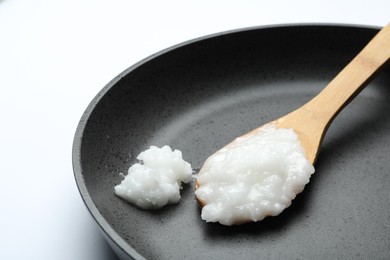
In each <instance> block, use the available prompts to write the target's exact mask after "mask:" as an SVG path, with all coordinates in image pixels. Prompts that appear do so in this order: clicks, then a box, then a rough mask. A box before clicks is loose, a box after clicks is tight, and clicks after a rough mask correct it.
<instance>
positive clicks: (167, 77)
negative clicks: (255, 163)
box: [73, 25, 390, 259]
mask: <svg viewBox="0 0 390 260" xmlns="http://www.w3.org/2000/svg"><path fill="white" fill-rule="evenodd" d="M377 31H378V29H377V28H366V27H355V26H337V25H294V26H275V27H265V28H264V27H261V28H249V29H243V30H236V31H232V32H227V33H221V34H217V35H213V36H209V37H204V38H202V39H197V40H194V41H190V42H187V43H184V44H180V45H178V46H175V47H173V48H170V49H168V50H165V51H162V52H160V53H158V54H156V55H153V56H151V57H149V58H147V59H145V60H144V61H141V62H139V63H138V64H136V65H134V66H132V67H130V68H129V69H127V70H126V71H124V72H123V73H121V74H120V75H119V76H117V77H116V78H115V79H113V80H112V81H111V82H110V83H109V84H108V85H107V86H106V87H105V88H104V89H103V90H102V91H101V92H100V93H99V94H98V95H97V96H96V98H95V99H94V100H93V101H92V102H91V104H90V105H89V107H88V108H87V110H86V112H85V113H84V115H83V116H82V119H81V121H80V124H79V127H78V129H77V132H76V135H75V140H74V148H73V164H74V171H75V177H76V181H77V185H78V187H79V189H80V193H81V196H82V197H83V199H84V201H85V203H86V206H87V207H88V209H89V210H90V212H91V214H92V215H93V217H94V218H95V220H96V222H97V223H98V225H99V226H100V228H101V229H102V231H103V234H104V235H105V236H106V238H107V240H108V241H109V243H110V244H111V245H112V246H113V248H114V249H115V251H116V252H117V253H118V255H119V256H120V257H121V258H123V259H126V258H131V257H133V258H142V257H145V258H148V259H186V258H187V259H357V258H360V259H388V258H389V257H390V207H389V206H390V188H389V187H390V138H389V137H390V112H389V111H390V70H389V67H386V68H385V69H384V70H383V71H382V72H381V73H380V75H378V77H377V78H376V79H375V80H374V81H373V82H372V83H371V84H370V85H369V86H367V87H366V89H365V90H364V91H363V92H362V93H361V94H360V95H359V96H358V97H357V98H356V99H355V100H353V101H352V103H351V104H350V105H349V106H348V107H347V108H345V109H344V110H343V111H342V112H341V114H340V115H339V116H338V117H337V118H336V120H335V121H334V122H333V124H332V125H331V127H330V129H329V131H328V134H327V135H326V137H325V140H324V143H323V146H322V148H321V151H320V155H319V158H318V162H317V164H316V165H315V167H316V173H315V174H314V175H313V176H312V178H311V181H310V183H309V184H308V185H307V186H306V188H305V190H304V192H303V193H301V194H300V195H298V197H297V198H296V199H295V200H294V201H293V205H292V206H291V207H290V208H288V209H287V210H285V212H283V213H282V214H281V215H280V216H278V217H272V218H267V219H265V220H264V221H261V222H259V223H252V224H247V225H243V226H233V227H226V226H222V225H219V224H208V223H205V222H204V221H203V220H201V218H200V209H199V207H198V204H197V202H196V200H195V197H194V192H193V191H194V184H191V185H187V186H185V187H184V189H183V190H182V200H181V201H180V203H179V204H177V205H171V206H167V207H165V208H163V209H161V210H157V211H144V210H139V209H137V208H135V207H133V206H132V205H130V204H128V203H126V202H125V201H123V200H122V199H120V198H119V197H117V196H115V194H114V186H115V185H117V184H118V183H120V181H121V180H122V177H121V176H120V175H119V173H120V172H122V173H127V169H128V168H129V166H130V165H131V164H132V163H134V162H136V156H137V155H138V154H139V153H140V152H141V151H142V150H144V149H146V148H148V147H149V146H150V145H156V146H162V145H165V144H168V145H170V146H171V147H173V148H176V149H180V150H181V151H182V152H183V155H184V159H185V160H187V161H189V162H190V163H191V164H192V166H193V168H200V167H201V165H202V163H203V161H204V160H205V159H206V158H207V157H208V156H209V155H210V154H211V153H213V152H214V151H215V150H217V149H218V148H219V147H221V146H222V145H224V144H226V143H228V142H229V141H231V140H232V139H233V138H234V137H236V136H239V135H241V134H243V133H246V132H248V131H249V130H251V129H253V128H255V127H257V126H260V125H262V124H264V123H266V122H269V121H271V120H273V119H275V118H278V117H280V116H281V115H284V114H286V113H287V112H289V111H291V110H293V109H295V108H297V107H299V106H300V105H302V104H304V103H305V102H306V101H308V100H309V99H311V98H312V97H313V96H314V95H315V94H317V93H318V92H319V91H320V90H321V89H322V88H324V87H325V86H326V84H327V83H328V82H329V81H330V80H331V79H332V77H334V76H335V75H336V73H337V72H338V71H339V70H341V69H342V68H343V66H345V65H346V64H347V63H348V62H349V61H350V60H351V58H352V57H353V56H354V55H356V54H357V53H358V51H359V50H360V49H361V48H362V47H363V46H364V45H365V44H366V43H367V42H368V41H369V40H370V39H371V38H372V37H373V36H374V34H375V33H376V32H377Z"/></svg>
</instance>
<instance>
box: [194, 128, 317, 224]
mask: <svg viewBox="0 0 390 260" xmlns="http://www.w3.org/2000/svg"><path fill="white" fill-rule="evenodd" d="M313 173H314V167H313V166H312V165H311V163H310V162H309V161H308V160H307V159H306V156H305V152H304V150H303V148H302V146H301V144H300V142H299V139H298V136H297V135H296V133H295V132H294V130H293V129H283V128H277V127H276V126H274V125H273V124H272V123H270V124H267V125H265V126H264V127H262V128H260V130H259V131H257V132H255V133H250V134H248V135H245V136H244V137H240V138H237V139H236V140H234V141H233V142H232V143H230V144H228V145H227V146H225V147H224V148H222V149H221V150H219V151H217V152H216V153H215V154H213V155H212V156H210V157H209V158H208V159H207V160H206V162H205V164H204V165H203V167H202V169H201V170H200V172H199V174H197V175H196V179H197V184H198V185H199V187H198V189H197V190H196V191H195V194H196V196H197V198H198V200H199V201H201V202H202V204H203V208H202V213H201V217H202V219H204V220H206V221H207V222H219V223H221V224H223V225H228V226H230V225H236V224H242V223H247V222H256V221H260V220H262V219H264V218H265V217H267V216H276V215H279V214H280V213H281V212H282V211H283V210H284V209H286V208H287V207H289V206H290V205H291V202H292V200H293V199H294V198H295V197H296V195H297V194H298V193H300V192H301V191H302V190H303V189H304V187H305V185H306V184H307V183H308V182H309V179H310V176H311V174H313Z"/></svg>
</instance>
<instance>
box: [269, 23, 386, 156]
mask: <svg viewBox="0 0 390 260" xmlns="http://www.w3.org/2000/svg"><path fill="white" fill-rule="evenodd" d="M389 59H390V24H389V25H387V26H386V27H384V28H383V29H382V30H380V31H379V33H378V34H377V35H376V36H375V37H374V38H373V39H372V40H371V41H370V42H369V43H368V44H367V45H366V47H364V49H363V50H362V51H361V52H360V53H359V54H358V55H357V56H356V57H355V58H354V59H353V60H352V61H351V62H350V63H349V64H348V65H347V66H346V67H345V68H344V69H343V70H342V71H341V72H340V73H339V74H338V75H337V76H336V77H335V78H334V79H333V80H332V81H331V82H330V83H329V84H328V85H327V86H326V88H324V89H323V90H322V91H321V92H320V93H319V94H318V95H317V96H315V97H314V98H313V99H312V100H310V101H309V102H307V103H306V104H305V105H303V106H302V107H300V108H298V109H297V110H295V111H293V112H291V113H289V114H287V115H286V116H283V117H281V118H279V119H277V120H275V124H276V125H277V126H278V127H282V128H292V129H294V130H295V132H296V133H297V135H298V137H299V139H300V141H301V144H302V146H303V147H304V149H305V151H306V155H307V158H308V160H309V161H310V162H312V163H314V162H315V160H316V158H317V155H318V151H319V147H320V145H321V143H322V140H323V137H324V135H325V132H326V130H327V129H328V127H329V125H330V123H331V122H332V120H333V119H334V118H335V117H336V115H337V114H338V113H339V112H340V111H341V110H342V109H343V108H344V107H345V106H346V105H347V104H348V103H349V102H350V101H351V100H352V99H353V98H354V97H355V96H356V95H357V94H358V93H359V92H360V91H361V90H362V89H363V88H364V87H365V86H366V85H367V84H368V83H369V82H370V80H371V79H372V78H373V77H374V75H375V73H376V72H378V70H379V69H380V68H381V67H382V66H383V65H384V64H385V63H386V61H388V60H389Z"/></svg>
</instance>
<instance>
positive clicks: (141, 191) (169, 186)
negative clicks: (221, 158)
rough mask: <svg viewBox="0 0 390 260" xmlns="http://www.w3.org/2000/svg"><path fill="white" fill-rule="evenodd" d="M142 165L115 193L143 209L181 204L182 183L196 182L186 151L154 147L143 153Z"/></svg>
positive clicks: (134, 168)
mask: <svg viewBox="0 0 390 260" xmlns="http://www.w3.org/2000/svg"><path fill="white" fill-rule="evenodd" d="M137 159H138V160H140V161H141V162H140V163H136V164H134V165H132V166H131V167H130V168H129V170H128V174H127V175H126V176H124V177H125V178H124V179H123V180H122V182H121V183H120V184H119V185H117V186H115V194H116V195H118V196H119V197H121V198H123V199H124V200H126V201H128V202H130V203H131V204H134V205H135V206H137V207H139V208H142V209H158V208H161V207H163V206H164V205H166V204H172V203H178V202H179V200H180V197H181V196H180V189H181V188H182V183H188V182H191V181H192V169H191V165H190V164H189V163H188V162H186V161H184V160H183V156H182V152H181V151H179V150H174V151H172V149H171V148H170V147H169V146H167V145H166V146H163V147H162V148H158V147H156V146H151V147H150V148H149V149H147V150H145V151H143V152H141V153H140V154H139V155H138V156H137Z"/></svg>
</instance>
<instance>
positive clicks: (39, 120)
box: [0, 0, 390, 260]
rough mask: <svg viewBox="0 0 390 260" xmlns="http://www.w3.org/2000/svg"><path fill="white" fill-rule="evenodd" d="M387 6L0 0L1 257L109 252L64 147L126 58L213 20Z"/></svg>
mask: <svg viewBox="0 0 390 260" xmlns="http://www.w3.org/2000/svg"><path fill="white" fill-rule="evenodd" d="M389 11H390V1H389V0H370V1H367V0H354V1H343V0H327V1H313V0H307V1H302V0H295V1H291V0H288V1H277V0H268V1H254V0H252V1H250V0H240V1H238V0H236V1H229V0H225V1H220V0H218V1H212V0H207V1H205V0H193V1H184V0H182V1H171V0H165V1H141V0H138V1H132V0H122V1H118V0H105V1H98V0H95V1H92V0H89V1H88V0H84V1H82V0H79V1H72V0H58V1H56V0H51V1H49V0H48V1H43V0H0V88H1V89H0V90H1V91H0V174H1V175H0V176H1V179H0V210H1V212H0V259H64V260H65V259H66V260H69V259H115V255H114V253H113V251H111V249H110V248H109V246H108V244H107V243H106V242H105V240H104V239H103V237H102V236H101V234H100V233H99V231H98V230H97V226H95V223H94V222H93V220H92V218H91V216H90V215H89V212H88V211H87V209H86V207H85V206H84V204H83V202H82V199H81V197H80V195H79V193H78V190H77V187H76V184H75V181H74V177H73V171H72V163H71V152H72V142H73V136H74V132H75V130H76V127H77V124H78V121H79V119H80V117H81V115H82V113H83V112H84V110H85V108H86V106H87V105H88V103H89V102H90V101H91V100H92V99H93V97H94V96H95V95H96V94H97V93H98V91H99V90H100V89H101V88H102V87H103V86H104V85H105V84H106V83H108V81H110V80H111V79H112V78H113V77H115V76H116V75H117V74H119V73H120V72H121V71H123V70H124V69H126V68H127V67H129V66H130V65H132V64H134V63H135V62H137V61H139V60H141V59H143V58H145V57H147V56H149V55H151V54H153V53H155V52H158V51H160V50H162V49H164V48H167V47H169V46H171V45H174V44H177V43H180V42H182V41H186V40H190V39H192V38H196V37H199V36H203V35H207V34H211V33H216V32H220V31H225V30H231V29H236V28H241V27H250V26H258V25H271V24H285V23H313V22H314V23H348V24H366V25H374V26H384V25H386V24H387V23H388V22H389V21H390V12H389ZM286 44H288V42H286Z"/></svg>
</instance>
